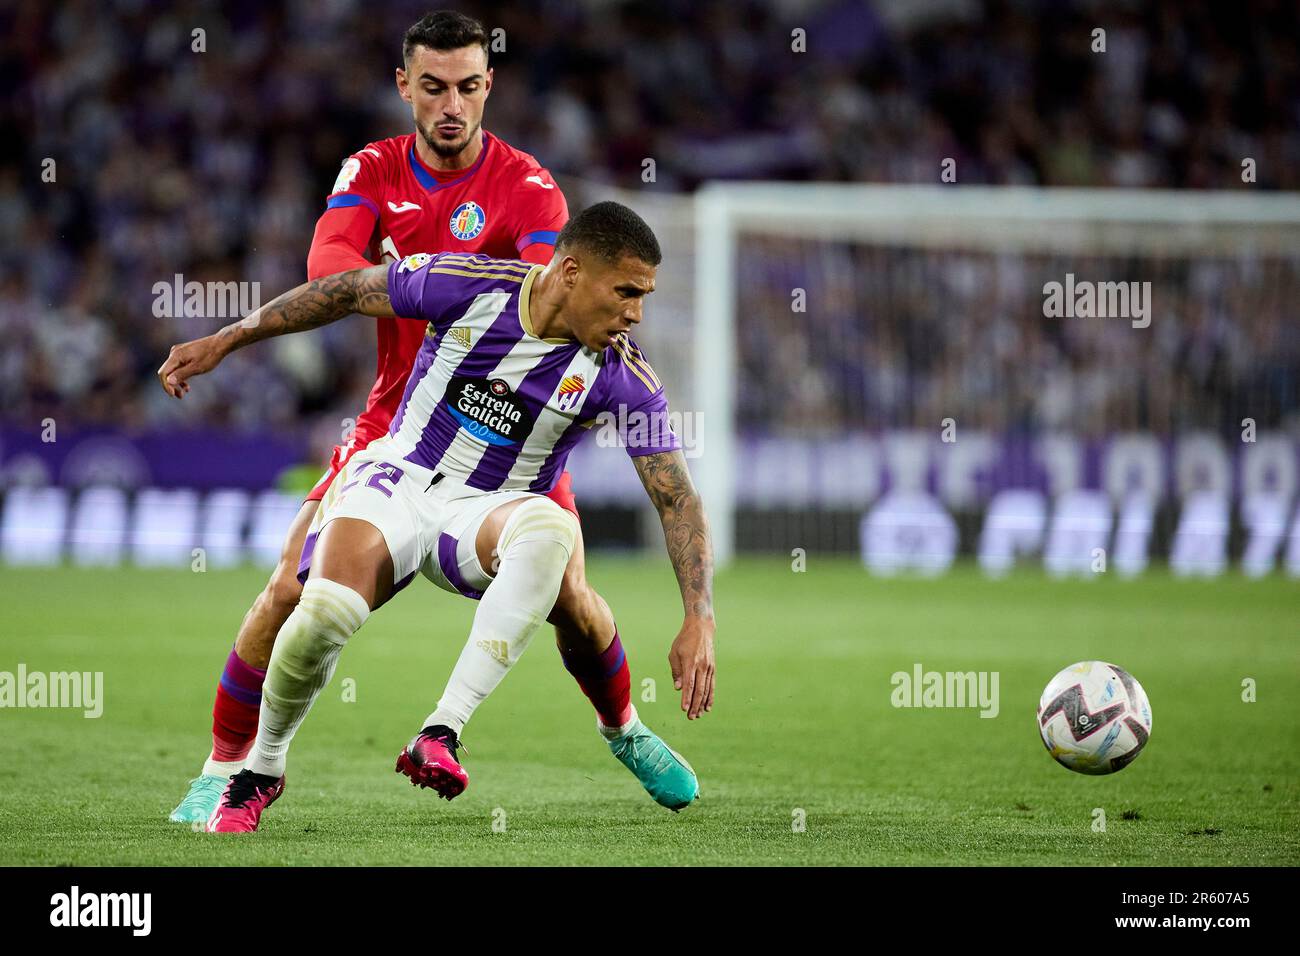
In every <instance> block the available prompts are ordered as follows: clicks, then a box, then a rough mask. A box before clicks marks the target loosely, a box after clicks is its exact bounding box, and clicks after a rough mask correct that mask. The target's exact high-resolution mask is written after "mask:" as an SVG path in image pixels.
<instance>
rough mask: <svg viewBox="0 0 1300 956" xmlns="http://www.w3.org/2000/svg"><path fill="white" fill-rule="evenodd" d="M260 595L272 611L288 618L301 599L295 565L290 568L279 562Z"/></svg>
mask: <svg viewBox="0 0 1300 956" xmlns="http://www.w3.org/2000/svg"><path fill="white" fill-rule="evenodd" d="M262 593H263V595H264V596H265V598H266V601H267V602H268V603H269V604H270V605H271V608H272V609H273V610H274V611H276V612H277V613H281V612H282V614H283V616H288V614H289V612H290V611H292V610H293V609H294V607H295V606H296V605H297V603H298V599H299V598H301V597H302V584H300V583H299V581H298V569H297V567H296V565H295V566H290V565H287V564H285V563H284V562H283V561H281V562H280V564H279V565H277V566H276V569H275V572H274V573H273V574H272V575H271V580H269V581H267V582H266V588H265V590H263V592H262Z"/></svg>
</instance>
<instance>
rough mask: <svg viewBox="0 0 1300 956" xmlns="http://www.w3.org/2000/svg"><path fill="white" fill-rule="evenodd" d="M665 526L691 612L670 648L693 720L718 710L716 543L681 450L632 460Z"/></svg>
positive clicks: (686, 708)
mask: <svg viewBox="0 0 1300 956" xmlns="http://www.w3.org/2000/svg"><path fill="white" fill-rule="evenodd" d="M632 461H633V462H634V463H635V465H636V473H637V474H638V475H639V476H640V477H641V484H643V485H644V486H645V490H646V494H648V495H649V496H650V500H651V502H653V503H654V506H655V510H656V511H658V512H659V521H660V522H661V523H662V524H663V526H664V541H665V542H666V543H667V545H668V558H669V560H670V561H671V562H672V565H673V571H674V572H675V573H676V574H677V586H678V587H679V588H680V589H681V592H682V607H683V609H684V611H685V614H686V617H685V620H684V621H683V622H682V629H681V631H679V632H678V634H677V638H676V640H674V641H673V646H672V648H671V650H669V652H668V663H669V665H670V666H671V667H672V672H673V687H675V688H676V689H678V690H680V691H681V692H682V710H684V711H686V717H687V719H688V720H693V719H694V718H696V717H699V716H700V714H701V713H703V712H704V711H709V710H712V709H713V681H714V663H713V630H714V625H713V545H712V543H711V542H710V540H709V522H708V519H706V518H705V516H704V503H703V502H702V501H701V500H700V495H699V493H698V492H697V491H696V490H695V484H694V483H693V482H692V481H691V473H690V471H688V470H687V468H686V457H685V456H684V455H683V454H682V453H681V452H680V451H670V452H660V453H659V454H657V455H639V456H637V457H635V458H633V459H632Z"/></svg>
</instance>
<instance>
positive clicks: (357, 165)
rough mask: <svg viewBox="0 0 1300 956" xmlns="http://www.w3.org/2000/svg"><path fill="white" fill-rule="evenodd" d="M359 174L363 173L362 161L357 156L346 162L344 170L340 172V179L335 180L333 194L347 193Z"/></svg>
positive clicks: (349, 158)
mask: <svg viewBox="0 0 1300 956" xmlns="http://www.w3.org/2000/svg"><path fill="white" fill-rule="evenodd" d="M359 172H361V160H359V159H357V158H356V157H355V156H350V157H348V158H347V159H346V160H344V162H343V168H342V169H340V170H339V177H338V179H336V180H334V189H333V192H336V193H342V192H347V191H348V189H350V188H351V186H352V180H354V179H356V178H357V173H359Z"/></svg>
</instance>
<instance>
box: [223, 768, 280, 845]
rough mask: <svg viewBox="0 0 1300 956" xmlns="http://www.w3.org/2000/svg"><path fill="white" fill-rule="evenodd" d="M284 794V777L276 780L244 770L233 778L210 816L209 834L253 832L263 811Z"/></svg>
mask: <svg viewBox="0 0 1300 956" xmlns="http://www.w3.org/2000/svg"><path fill="white" fill-rule="evenodd" d="M282 793H284V777H281V778H280V779H279V780H276V779H275V778H273V777H267V776H264V775H262V774H260V773H253V771H251V770H241V771H239V773H237V774H235V775H234V776H233V777H231V778H230V783H228V784H226V789H225V792H224V793H222V794H221V799H220V800H219V801H217V808H216V809H215V810H213V811H212V816H210V817H208V825H207V831H208V832H209V833H252V832H254V831H255V830H257V822H258V821H259V820H260V819H261V818H262V811H263V810H265V809H266V808H267V807H269V806H270V805H271V804H273V803H274V802H275V800H276V798H277V797H278V796H280V794H282Z"/></svg>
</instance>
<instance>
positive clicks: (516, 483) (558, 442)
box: [384, 253, 681, 494]
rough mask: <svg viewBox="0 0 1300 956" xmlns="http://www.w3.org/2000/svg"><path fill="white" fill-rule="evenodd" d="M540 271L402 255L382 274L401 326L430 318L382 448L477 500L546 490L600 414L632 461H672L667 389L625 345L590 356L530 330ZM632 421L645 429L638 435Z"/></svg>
mask: <svg viewBox="0 0 1300 956" xmlns="http://www.w3.org/2000/svg"><path fill="white" fill-rule="evenodd" d="M542 269H543V266H540V265H534V264H532V263H528V262H518V261H514V260H509V259H491V258H488V257H487V256H482V255H469V254H460V253H443V254H441V255H429V254H427V253H421V254H420V255H414V256H407V257H406V258H405V259H402V260H400V261H398V262H394V263H393V264H392V265H391V266H389V269H388V295H389V298H390V299H391V301H392V306H393V311H394V312H395V313H397V315H399V316H409V317H410V318H411V319H420V320H426V321H427V322H428V323H429V326H428V329H427V330H426V332H425V339H424V345H423V346H422V347H421V348H420V352H419V354H418V355H417V356H416V359H415V367H414V368H413V369H412V370H411V377H410V379H408V380H407V383H406V391H405V393H404V394H403V396H402V402H401V404H400V405H399V406H398V407H397V414H396V415H395V416H394V418H393V423H392V425H391V426H390V427H389V430H388V435H389V437H388V438H386V439H385V440H384V441H385V444H386V445H388V446H389V448H391V449H394V451H395V453H396V454H397V455H400V456H401V457H402V458H404V459H405V460H406V461H412V462H415V463H416V464H419V465H423V466H424V467H426V468H430V469H432V470H435V471H440V472H442V473H443V474H446V475H449V476H451V477H453V478H456V479H458V480H460V481H463V482H464V483H465V484H467V485H469V486H470V487H472V488H479V489H482V490H483V491H498V490H504V491H516V490H527V491H535V492H539V493H542V494H544V493H546V492H547V491H550V490H551V488H552V487H553V486H554V484H555V482H556V481H557V480H558V479H559V477H560V474H561V473H562V472H563V471H564V461H565V459H566V458H568V456H569V452H570V451H572V450H573V447H574V446H575V445H577V443H578V442H579V441H580V440H581V439H582V437H583V436H584V435H585V434H586V433H587V432H588V431H589V430H590V429H591V427H592V426H593V425H594V424H596V420H597V418H598V417H600V416H601V414H602V413H604V412H609V413H611V414H612V416H613V421H615V422H616V423H617V424H618V426H619V428H620V437H622V438H623V439H624V444H625V445H626V447H627V452H628V454H629V455H632V456H637V455H653V454H657V453H659V452H666V451H675V450H677V449H679V448H681V442H680V440H679V439H678V438H677V435H676V434H675V433H674V432H673V430H672V429H671V427H670V426H669V424H668V402H667V400H666V399H665V398H664V391H663V387H662V386H661V385H660V384H659V379H658V378H657V377H656V376H655V373H654V370H653V369H651V367H650V364H649V363H648V362H647V361H646V360H645V356H644V355H642V354H641V351H640V349H638V348H637V347H636V344H635V343H634V342H633V341H632V340H631V339H630V338H628V337H627V336H619V338H618V339H617V340H616V341H615V344H613V345H611V346H610V347H609V348H607V349H604V350H603V351H599V352H595V351H592V350H591V349H588V348H586V347H584V346H583V345H581V344H580V343H578V342H576V341H574V340H572V339H539V338H538V337H537V336H535V335H534V334H533V332H532V322H531V319H530V317H529V312H528V298H529V292H530V290H531V289H532V285H533V282H534V280H535V279H536V278H537V276H538V274H539V273H540V272H541V271H542ZM628 422H632V423H636V425H641V426H645V427H641V428H639V429H638V430H637V431H636V433H635V434H633V433H632V430H631V429H629V428H628V426H627V424H626V423H628Z"/></svg>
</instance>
